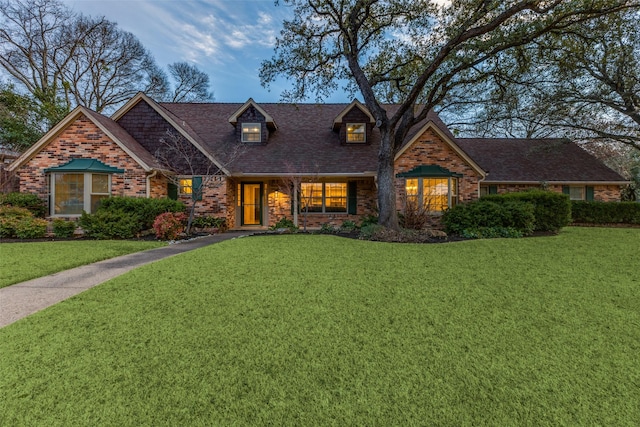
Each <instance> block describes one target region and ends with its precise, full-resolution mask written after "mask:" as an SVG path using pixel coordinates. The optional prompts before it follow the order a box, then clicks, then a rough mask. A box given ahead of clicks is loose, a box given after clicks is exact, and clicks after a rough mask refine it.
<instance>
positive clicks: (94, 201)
mask: <svg viewBox="0 0 640 427" xmlns="http://www.w3.org/2000/svg"><path fill="white" fill-rule="evenodd" d="M108 197H109V196H107V195H106V194H92V195H91V213H94V212H95V211H96V209H98V208H99V207H100V202H101V201H102V199H106V198H108Z"/></svg>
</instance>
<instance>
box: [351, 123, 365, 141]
mask: <svg viewBox="0 0 640 427" xmlns="http://www.w3.org/2000/svg"><path fill="white" fill-rule="evenodd" d="M365 140H366V127H365V124H364V123H347V142H365Z"/></svg>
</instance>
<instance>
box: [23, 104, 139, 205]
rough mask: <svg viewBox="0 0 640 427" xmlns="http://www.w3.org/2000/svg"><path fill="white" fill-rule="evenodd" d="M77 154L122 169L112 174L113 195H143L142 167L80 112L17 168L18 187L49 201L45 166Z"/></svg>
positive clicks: (54, 165)
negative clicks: (119, 172)
mask: <svg viewBox="0 0 640 427" xmlns="http://www.w3.org/2000/svg"><path fill="white" fill-rule="evenodd" d="M76 158H78V159H79V158H85V159H97V160H100V161H101V162H103V163H105V164H107V165H109V166H113V167H117V168H119V169H124V173H121V174H112V175H111V194H112V195H114V196H123V195H127V196H136V197H146V195H147V182H146V173H145V171H144V169H142V167H141V166H140V165H138V163H136V162H135V161H134V160H133V159H132V158H131V157H129V155H128V154H127V153H126V152H125V151H124V150H123V149H121V148H120V147H119V146H118V145H117V144H116V143H115V142H113V141H112V140H111V139H110V138H109V137H108V136H107V135H105V134H104V132H102V131H101V130H100V128H98V127H97V126H96V125H95V124H94V123H93V122H92V121H91V120H89V119H88V118H87V117H85V116H84V115H80V116H79V117H78V118H77V119H76V120H75V121H74V122H73V123H71V124H70V125H69V126H67V128H66V129H64V130H63V131H62V132H61V133H60V134H59V135H58V136H56V137H55V138H54V139H53V140H52V141H51V142H50V143H49V144H48V145H46V146H45V147H43V148H42V149H41V150H40V151H39V152H38V153H37V154H36V155H35V156H34V157H33V158H31V159H30V160H29V161H28V162H26V163H25V164H24V165H23V166H22V167H21V168H20V169H19V170H18V171H17V173H18V177H19V179H20V191H21V192H26V193H34V194H37V195H38V196H39V197H40V198H42V199H43V200H45V201H48V194H49V183H48V175H46V174H45V172H44V170H45V169H47V168H51V167H56V166H61V165H63V164H65V163H68V162H69V161H70V160H71V159H76Z"/></svg>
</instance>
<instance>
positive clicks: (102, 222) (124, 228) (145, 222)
mask: <svg viewBox="0 0 640 427" xmlns="http://www.w3.org/2000/svg"><path fill="white" fill-rule="evenodd" d="M184 210H185V206H184V204H183V203H182V202H179V201H176V200H171V199H146V198H139V197H109V198H106V199H103V200H102V201H101V204H100V207H99V208H98V209H97V210H96V212H95V213H93V214H88V213H86V212H84V213H83V214H82V216H81V217H80V220H79V224H80V226H81V227H82V229H83V230H84V232H85V235H86V236H88V237H94V238H96V239H131V238H134V237H136V236H138V235H139V234H140V233H141V232H142V231H145V230H150V229H151V228H153V222H154V221H155V219H156V217H157V216H158V215H160V214H163V213H165V212H174V213H177V212H184Z"/></svg>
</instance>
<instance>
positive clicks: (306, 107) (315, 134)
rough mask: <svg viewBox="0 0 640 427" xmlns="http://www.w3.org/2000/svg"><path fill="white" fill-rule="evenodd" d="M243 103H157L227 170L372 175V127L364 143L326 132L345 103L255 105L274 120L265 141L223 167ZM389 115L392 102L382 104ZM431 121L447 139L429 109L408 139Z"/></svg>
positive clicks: (375, 145)
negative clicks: (273, 128) (232, 120)
mask: <svg viewBox="0 0 640 427" xmlns="http://www.w3.org/2000/svg"><path fill="white" fill-rule="evenodd" d="M242 105H243V104H240V103H233V104H226V103H215V104H188V103H160V106H161V107H162V108H164V109H165V110H166V111H168V112H169V113H171V114H172V116H173V117H175V118H176V120H177V121H179V122H184V123H186V124H187V125H186V126H188V128H189V132H190V133H192V132H193V133H195V134H196V135H197V136H198V137H199V141H202V145H203V147H205V148H206V149H207V150H209V151H210V152H211V154H212V155H213V156H214V157H216V158H218V159H220V161H221V163H223V164H224V165H225V167H227V168H228V169H229V170H230V171H231V173H232V174H234V175H238V174H243V175H256V174H261V175H269V174H272V175H280V174H285V173H305V174H319V175H332V174H343V175H356V174H370V175H373V174H374V173H375V171H376V170H377V159H378V149H379V146H380V132H379V131H378V129H375V128H374V130H373V132H371V133H370V135H369V136H368V137H369V138H370V143H369V144H363V145H360V144H350V145H349V144H347V145H343V144H340V139H339V134H338V133H337V132H334V131H333V130H332V125H333V121H334V119H335V118H336V117H337V116H338V115H339V114H340V113H341V112H342V111H343V110H344V108H345V107H346V106H347V104H281V103H280V104H275V103H260V104H259V105H260V107H261V108H262V109H263V110H264V111H265V112H266V113H268V114H269V115H270V116H271V117H272V118H273V120H274V121H275V122H276V123H277V124H278V129H277V130H276V131H272V132H271V134H270V136H269V140H268V143H267V144H265V145H247V146H246V149H245V151H244V152H243V153H242V154H241V155H240V156H239V157H238V158H237V159H236V160H235V161H234V162H233V163H232V164H231V165H229V166H227V165H226V160H225V155H224V153H225V151H229V147H231V146H233V145H234V144H236V136H235V128H234V126H233V125H232V124H230V123H229V121H228V120H229V117H231V116H232V115H233V114H234V113H235V112H236V111H237V110H238V109H239V108H240V107H241V106H242ZM384 107H385V108H386V109H387V111H388V112H389V113H392V112H393V110H394V109H395V108H397V107H396V106H393V105H387V106H384ZM429 120H432V121H434V123H436V125H437V126H438V127H441V128H442V130H443V132H445V133H446V134H447V135H448V136H450V137H451V138H452V139H453V135H451V134H450V132H449V130H448V129H447V128H446V126H445V125H444V124H443V123H442V122H441V121H440V118H439V117H438V116H437V114H435V113H430V114H429V116H428V117H427V120H425V121H424V122H423V123H419V124H418V125H416V126H414V128H412V131H411V132H410V133H409V135H407V138H406V140H407V141H409V140H410V139H411V138H412V137H413V136H414V135H415V133H416V132H418V130H419V129H420V128H421V127H422V125H424V124H425V123H426V122H427V121H429Z"/></svg>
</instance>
